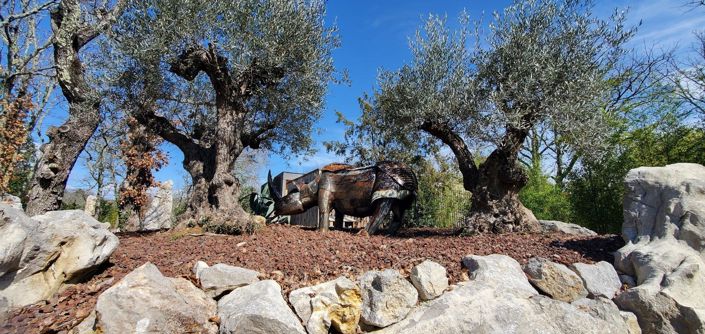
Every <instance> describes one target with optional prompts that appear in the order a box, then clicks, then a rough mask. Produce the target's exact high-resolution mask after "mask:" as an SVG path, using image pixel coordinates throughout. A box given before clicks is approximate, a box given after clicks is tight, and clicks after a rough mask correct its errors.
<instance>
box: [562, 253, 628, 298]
mask: <svg viewBox="0 0 705 334" xmlns="http://www.w3.org/2000/svg"><path fill="white" fill-rule="evenodd" d="M571 269H573V271H575V272H576V273H577V274H578V276H580V278H581V279H582V280H583V283H584V284H585V288H586V289H587V291H588V293H589V296H590V297H592V298H595V297H600V296H602V297H607V298H608V299H612V298H613V297H614V295H615V294H616V293H617V291H619V288H621V287H622V282H621V281H620V279H619V275H618V274H617V271H616V270H615V269H614V267H613V266H612V265H611V264H610V263H609V262H605V261H600V262H598V263H595V264H587V263H573V265H572V266H571Z"/></svg>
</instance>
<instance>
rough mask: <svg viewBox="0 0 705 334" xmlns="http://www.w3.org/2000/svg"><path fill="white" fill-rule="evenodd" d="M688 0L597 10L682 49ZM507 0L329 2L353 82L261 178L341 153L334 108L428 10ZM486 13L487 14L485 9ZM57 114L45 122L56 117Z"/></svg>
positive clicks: (344, 104)
mask: <svg viewBox="0 0 705 334" xmlns="http://www.w3.org/2000/svg"><path fill="white" fill-rule="evenodd" d="M686 2H687V0H670V1H669V0H653V1H644V0H642V1H627V0H622V1H596V13H597V15H598V16H600V17H607V16H608V15H610V14H611V12H612V11H613V10H614V9H615V8H620V9H629V13H628V16H627V17H628V20H629V22H630V23H631V24H632V25H635V24H638V23H639V21H641V22H642V24H641V26H640V28H639V31H638V34H637V36H636V37H635V38H634V40H633V41H632V45H633V46H634V47H636V48H641V49H643V48H644V47H652V46H653V47H656V48H657V49H658V48H664V49H665V48H672V47H678V49H679V50H681V51H679V52H681V53H685V52H687V51H688V49H689V48H691V47H692V43H693V41H694V37H693V32H694V31H696V30H701V29H704V28H703V26H705V8H698V9H694V10H691V9H690V8H687V7H685V6H684V4H685V3H686ZM509 3H510V1H506V0H503V1H478V0H474V1H457V0H456V1H453V0H445V1H440V0H436V1H424V0H384V1H344V0H333V1H329V2H328V20H329V21H331V22H332V21H333V20H335V21H336V22H337V26H338V28H339V34H340V37H341V40H342V46H341V47H340V48H339V49H337V50H335V51H334V53H333V56H334V59H335V63H336V66H337V67H338V69H347V70H348V72H349V74H350V80H351V82H350V84H349V85H333V84H332V85H331V86H330V88H329V91H328V94H327V96H326V101H325V109H324V111H323V116H322V117H321V119H320V121H319V122H318V123H317V124H316V127H317V128H315V129H313V132H312V136H313V138H314V140H315V147H316V148H317V149H318V152H317V153H315V154H314V155H312V156H309V157H283V156H279V155H274V154H269V155H268V156H269V158H268V161H267V162H266V164H265V166H264V167H263V168H262V169H261V170H260V171H259V172H258V174H259V179H260V180H264V179H265V178H266V174H267V170H268V169H271V170H272V173H278V172H281V171H284V170H286V171H292V172H306V171H309V170H312V169H314V168H317V167H320V166H323V165H325V164H328V163H330V162H334V161H341V158H339V157H336V156H334V155H332V154H329V153H327V152H326V151H325V148H323V146H322V143H323V142H324V141H330V140H342V138H343V133H344V131H345V129H344V127H343V126H341V125H340V124H337V123H336V119H337V118H336V115H335V112H336V111H340V112H342V113H343V114H345V115H346V117H347V118H349V119H356V118H357V117H358V116H359V114H360V112H359V109H358V103H357V98H358V97H360V96H362V95H363V94H364V93H365V92H370V91H372V89H373V87H374V86H375V83H376V77H377V73H378V71H379V69H380V68H384V69H397V68H399V67H400V66H401V65H402V64H404V63H405V62H407V61H408V60H409V50H408V37H409V36H412V35H413V34H414V31H415V30H416V29H417V27H418V26H419V25H420V24H421V23H422V22H423V18H424V17H426V16H427V15H428V14H429V13H436V14H446V15H448V17H449V21H451V22H453V21H455V18H456V17H457V14H458V13H460V11H462V10H463V9H466V10H467V11H468V13H469V14H470V15H471V16H472V17H473V18H480V17H484V19H485V22H487V21H488V20H489V19H490V14H491V13H492V12H493V11H497V10H501V9H502V8H504V7H505V6H506V5H507V4H509ZM483 13H484V14H483ZM59 119H60V117H52V120H48V123H49V124H51V123H54V122H57V123H58V121H59ZM164 149H165V150H166V152H167V154H168V155H169V158H170V161H169V165H168V166H166V167H164V168H163V169H162V170H160V171H159V172H157V174H156V177H157V179H158V180H160V181H164V180H167V179H172V180H174V183H175V187H176V188H181V187H183V184H184V178H185V176H186V175H187V174H186V173H185V172H184V170H183V168H182V167H181V161H182V155H181V153H180V152H179V151H178V150H177V149H176V148H174V147H173V146H171V145H165V147H164ZM80 164H81V161H79V162H78V163H77V165H76V168H75V169H74V171H73V172H72V175H71V178H70V179H69V187H70V188H79V187H82V186H83V179H84V178H85V170H84V168H83V167H82V166H80Z"/></svg>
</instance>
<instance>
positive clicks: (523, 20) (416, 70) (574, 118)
mask: <svg viewBox="0 0 705 334" xmlns="http://www.w3.org/2000/svg"><path fill="white" fill-rule="evenodd" d="M459 23H460V28H459V29H457V30H451V29H449V28H448V24H447V22H446V19H445V18H443V17H439V16H436V15H430V16H429V18H428V20H427V21H426V22H425V25H424V27H423V29H421V30H419V31H417V33H416V35H415V37H414V38H412V39H411V40H410V49H411V53H412V60H411V62H410V63H409V64H407V65H404V66H403V67H402V68H400V69H399V70H396V71H383V72H382V73H381V74H380V76H379V80H378V81H379V88H378V89H377V90H376V91H375V94H374V97H373V98H372V100H373V101H372V103H373V104H374V106H375V108H374V109H375V110H377V111H378V113H376V115H375V117H379V118H380V119H381V120H382V121H383V123H384V124H385V125H386V127H387V128H388V129H391V130H392V131H394V132H396V133H399V134H408V135H411V136H417V137H418V138H417V139H424V138H425V139H429V138H428V137H427V136H425V135H424V134H422V133H420V132H419V131H418V129H419V128H420V126H421V125H422V124H423V123H424V122H427V121H429V120H430V121H438V122H442V123H445V124H446V125H447V126H449V127H450V128H451V129H452V131H454V132H455V133H457V134H458V135H460V136H461V137H463V138H465V140H466V141H468V140H472V141H471V142H468V145H473V144H479V145H481V144H494V145H496V146H500V145H502V144H503V143H504V142H505V141H506V140H507V133H508V132H509V130H510V129H514V130H517V129H518V130H521V129H526V128H530V127H533V126H536V125H538V124H541V123H546V124H550V125H551V127H552V128H554V129H556V130H557V131H560V132H561V134H562V135H563V136H564V138H566V140H568V139H569V140H570V141H571V143H573V144H574V145H575V146H576V148H577V149H579V150H581V151H583V152H585V153H596V152H597V151H598V150H597V149H598V148H599V147H600V143H601V142H603V140H604V139H605V138H606V137H607V135H608V130H607V126H606V124H605V119H604V115H603V108H602V107H601V106H603V105H605V101H606V99H608V98H609V88H610V86H609V85H610V83H609V79H610V77H611V76H612V75H613V74H614V70H615V64H616V63H617V62H618V61H619V60H620V59H621V57H622V56H623V55H624V53H625V50H624V49H623V45H624V43H625V42H626V41H627V40H628V39H629V38H630V37H631V36H632V35H633V32H634V31H633V30H632V29H627V28H625V26H624V15H623V13H621V12H615V14H614V15H612V17H611V18H610V19H609V20H601V19H598V18H595V17H594V16H593V14H592V13H591V4H590V3H589V2H587V1H580V0H564V1H561V0H555V1H554V0H526V1H519V0H517V1H515V2H514V4H512V5H511V6H509V7H508V8H506V9H505V10H504V11H503V12H502V13H495V14H494V15H493V20H492V22H491V23H490V24H489V29H488V30H487V31H482V30H481V29H480V27H481V23H480V22H471V20H470V19H469V16H468V15H467V13H464V12H463V13H461V15H460V18H459ZM400 130H402V131H400ZM418 142H422V141H418Z"/></svg>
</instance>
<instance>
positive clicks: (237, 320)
mask: <svg viewBox="0 0 705 334" xmlns="http://www.w3.org/2000/svg"><path fill="white" fill-rule="evenodd" d="M218 317H219V318H220V333H224V334H225V333H233V334H235V333H262V334H264V333H268V334H291V333H301V334H303V333H306V331H305V330H304V328H303V326H301V323H300V322H299V319H298V318H297V317H296V315H295V314H294V312H293V311H291V309H290V308H289V306H288V305H287V304H286V301H284V298H283V297H282V291H281V287H280V286H279V284H277V282H276V281H273V280H265V281H259V282H257V283H253V284H250V285H247V286H244V287H242V288H238V289H235V290H233V291H232V292H230V293H229V294H227V295H225V296H224V297H223V298H221V299H220V300H219V301H218Z"/></svg>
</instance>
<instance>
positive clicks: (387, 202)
mask: <svg viewBox="0 0 705 334" xmlns="http://www.w3.org/2000/svg"><path fill="white" fill-rule="evenodd" d="M392 201H393V199H388V198H387V199H379V200H377V202H376V205H377V207H376V208H375V212H374V213H373V214H372V216H371V217H370V222H369V224H368V225H367V233H368V234H375V233H376V232H377V230H379V227H380V226H381V225H382V222H383V221H384V218H386V217H387V215H388V214H389V210H390V209H391V207H392Z"/></svg>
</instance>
